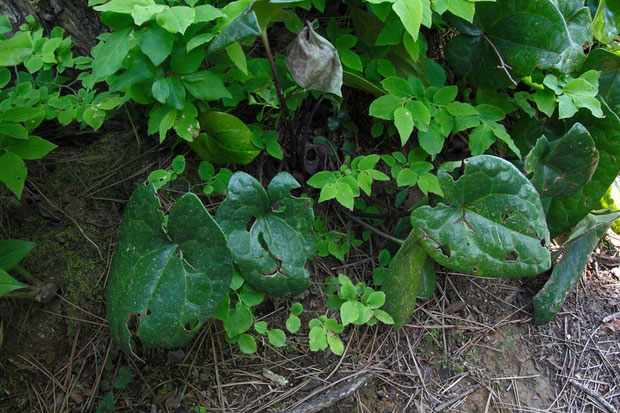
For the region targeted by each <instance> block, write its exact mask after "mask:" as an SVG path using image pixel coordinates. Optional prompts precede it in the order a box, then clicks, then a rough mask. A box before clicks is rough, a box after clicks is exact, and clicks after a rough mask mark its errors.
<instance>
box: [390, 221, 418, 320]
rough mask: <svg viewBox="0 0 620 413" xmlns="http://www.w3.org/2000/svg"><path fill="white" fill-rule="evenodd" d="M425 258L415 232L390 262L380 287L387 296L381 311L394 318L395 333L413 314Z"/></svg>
mask: <svg viewBox="0 0 620 413" xmlns="http://www.w3.org/2000/svg"><path fill="white" fill-rule="evenodd" d="M426 257H427V254H426V252H425V251H424V249H423V248H422V247H421V246H420V244H419V243H418V241H417V240H416V238H415V236H414V234H413V231H412V232H411V233H410V234H409V236H408V237H407V240H405V243H404V244H403V245H402V246H401V247H400V249H399V250H398V252H397V253H396V255H395V256H394V258H393V259H392V261H391V262H390V265H389V268H388V272H387V274H386V276H385V280H384V281H383V285H382V286H381V291H383V292H384V293H385V305H384V306H383V307H382V309H383V310H384V311H386V312H387V313H388V314H389V315H390V316H392V318H393V319H394V328H395V329H396V330H398V329H399V328H401V327H402V326H403V324H405V322H407V320H409V317H411V314H413V310H414V308H415V300H416V297H417V296H418V291H419V288H420V282H421V281H422V272H423V268H424V263H425V262H426Z"/></svg>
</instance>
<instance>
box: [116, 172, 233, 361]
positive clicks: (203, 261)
mask: <svg viewBox="0 0 620 413" xmlns="http://www.w3.org/2000/svg"><path fill="white" fill-rule="evenodd" d="M161 208H162V205H161V202H160V201H159V198H158V197H157V194H156V190H155V187H154V186H153V185H144V184H140V185H139V186H138V188H136V190H135V191H134V193H133V194H132V196H131V198H130V199H129V202H128V204H127V207H126V208H125V213H124V215H123V222H122V224H121V231H120V236H119V240H118V245H117V248H116V253H115V256H114V260H113V262H112V267H111V270H110V282H109V284H108V294H107V307H108V310H107V312H108V323H109V325H110V330H111V332H112V336H113V337H114V339H115V340H116V341H117V342H118V344H119V346H120V347H121V348H122V349H123V350H125V351H127V352H133V349H134V346H135V343H134V339H139V340H140V342H141V343H142V345H144V346H145V347H155V346H162V347H176V346H182V345H184V344H186V343H187V342H188V341H189V340H191V338H192V337H193V336H194V335H195V333H196V331H197V330H198V328H199V327H200V326H201V325H202V324H203V323H204V322H205V321H206V320H207V319H209V318H210V317H211V316H212V315H213V313H214V312H215V310H216V309H217V307H218V305H219V304H220V302H221V301H222V299H223V298H224V296H225V295H226V293H227V291H228V285H229V284H230V280H231V278H232V257H231V254H230V251H229V249H228V245H227V242H226V238H225V237H224V234H223V233H222V230H221V229H220V228H219V226H218V225H217V224H216V222H215V220H214V219H213V218H212V217H211V215H209V213H208V212H207V210H206V209H205V208H204V206H203V205H202V202H200V199H198V197H197V196H196V195H194V194H191V193H189V194H186V195H184V196H182V197H181V198H180V199H179V200H178V201H177V202H176V203H175V204H174V205H172V207H171V208H170V213H169V215H168V217H167V220H166V217H165V216H164V214H163V212H161Z"/></svg>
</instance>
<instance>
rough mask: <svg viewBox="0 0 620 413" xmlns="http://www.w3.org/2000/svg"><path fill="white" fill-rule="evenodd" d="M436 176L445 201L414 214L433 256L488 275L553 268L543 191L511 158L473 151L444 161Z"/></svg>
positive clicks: (413, 220) (416, 226)
mask: <svg viewBox="0 0 620 413" xmlns="http://www.w3.org/2000/svg"><path fill="white" fill-rule="evenodd" d="M463 167H464V171H463V170H462V168H463ZM461 173H462V175H460V174H461ZM438 178H439V182H440V184H441V189H442V190H443V192H444V194H445V196H444V200H443V202H442V203H440V204H438V205H436V206H434V207H432V206H423V207H420V208H417V209H415V210H414V211H413V212H412V214H411V225H412V227H413V231H414V234H415V236H416V238H417V239H418V241H419V242H420V243H421V244H422V247H423V248H424V249H425V250H426V252H427V253H428V254H429V255H430V256H431V257H432V258H433V259H434V260H435V261H437V262H439V263H440V264H441V265H443V266H445V267H448V268H451V269H453V270H456V271H461V272H465V273H473V274H475V275H482V276H488V277H522V276H532V275H536V274H539V273H540V272H542V271H545V270H547V269H548V268H549V266H550V265H551V263H550V256H549V250H548V249H547V245H548V244H549V232H548V231H547V225H546V223H545V215H544V211H543V207H542V204H541V201H540V198H539V195H538V193H537V192H536V189H535V188H534V186H533V185H532V184H531V183H530V182H529V181H528V180H527V178H526V177H525V176H524V175H523V174H521V173H520V172H519V170H518V169H517V168H516V167H514V166H513V165H512V164H511V163H510V162H508V161H505V160H503V159H501V158H497V157H494V156H489V155H480V156H475V157H472V158H468V159H465V160H464V161H459V162H448V163H446V164H444V165H442V166H441V168H440V170H439V173H438Z"/></svg>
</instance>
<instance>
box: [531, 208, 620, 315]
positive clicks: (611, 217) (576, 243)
mask: <svg viewBox="0 0 620 413" xmlns="http://www.w3.org/2000/svg"><path fill="white" fill-rule="evenodd" d="M619 217H620V211H615V212H608V211H603V213H592V214H589V215H587V216H586V217H585V218H584V219H582V220H581V221H580V222H579V223H578V224H577V226H576V227H575V229H574V230H573V233H572V234H571V236H570V237H569V238H568V239H567V240H566V242H565V243H564V245H563V248H564V249H565V250H564V255H562V258H561V259H560V261H559V262H558V263H557V264H556V265H555V267H554V268H553V272H552V273H551V277H550V278H549V280H548V281H547V283H546V284H545V286H544V287H543V288H542V289H541V290H540V291H539V292H538V294H536V296H535V297H534V299H533V301H534V324H536V325H540V324H545V323H548V322H549V321H551V319H552V318H553V317H554V316H555V315H556V314H557V312H558V311H559V310H560V308H561V307H562V304H564V299H565V298H566V294H568V292H569V291H571V290H572V289H573V288H574V287H575V285H576V284H577V282H578V281H579V279H580V278H581V275H582V274H583V272H584V271H585V269H586V264H587V263H588V258H589V257H590V253H591V252H592V250H593V249H594V247H596V244H597V243H598V241H599V239H600V238H601V237H602V236H603V234H605V232H606V231H607V229H608V228H609V227H610V226H611V224H612V223H613V222H614V221H615V220H616V219H618V218H619Z"/></svg>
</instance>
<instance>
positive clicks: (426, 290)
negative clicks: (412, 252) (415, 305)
mask: <svg viewBox="0 0 620 413" xmlns="http://www.w3.org/2000/svg"><path fill="white" fill-rule="evenodd" d="M436 289H437V276H436V275H435V261H433V259H432V258H431V257H429V256H427V257H426V261H425V263H424V268H422V279H421V280H420V288H418V298H421V299H423V300H428V299H429V298H431V297H432V296H433V294H434V293H435V290H436Z"/></svg>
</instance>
